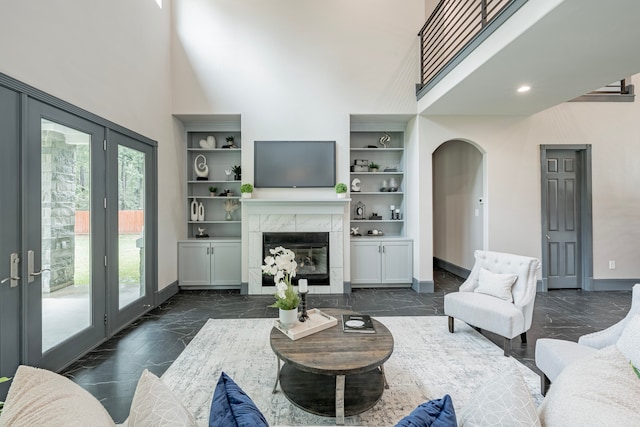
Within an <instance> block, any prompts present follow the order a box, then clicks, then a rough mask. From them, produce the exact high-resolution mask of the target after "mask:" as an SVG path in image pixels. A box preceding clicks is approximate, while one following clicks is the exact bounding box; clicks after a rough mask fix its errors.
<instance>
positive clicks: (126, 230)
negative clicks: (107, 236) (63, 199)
mask: <svg viewBox="0 0 640 427" xmlns="http://www.w3.org/2000/svg"><path fill="white" fill-rule="evenodd" d="M143 226H144V211H142V210H138V211H118V234H140V233H142V227H143ZM74 230H75V233H76V234H88V233H89V211H76V224H75V229H74Z"/></svg>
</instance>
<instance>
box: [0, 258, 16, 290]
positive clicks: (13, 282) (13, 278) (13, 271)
mask: <svg viewBox="0 0 640 427" xmlns="http://www.w3.org/2000/svg"><path fill="white" fill-rule="evenodd" d="M10 260H11V267H10V274H11V275H10V276H9V277H6V278H4V279H2V280H0V283H5V282H8V281H9V280H11V287H12V288H15V287H16V286H18V280H20V276H18V265H19V264H20V258H19V257H18V254H17V253H15V252H14V253H12V254H11V258H10Z"/></svg>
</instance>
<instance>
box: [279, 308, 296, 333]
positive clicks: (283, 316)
mask: <svg viewBox="0 0 640 427" xmlns="http://www.w3.org/2000/svg"><path fill="white" fill-rule="evenodd" d="M278 320H279V321H280V323H281V324H282V325H283V326H285V327H289V328H290V327H291V326H293V325H295V323H296V322H297V321H298V309H297V308H292V309H291V310H283V309H281V308H279V309H278Z"/></svg>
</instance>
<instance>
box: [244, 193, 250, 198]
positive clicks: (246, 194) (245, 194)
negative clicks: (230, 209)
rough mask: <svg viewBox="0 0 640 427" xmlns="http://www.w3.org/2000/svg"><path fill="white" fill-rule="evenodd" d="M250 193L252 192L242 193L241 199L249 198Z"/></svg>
mask: <svg viewBox="0 0 640 427" xmlns="http://www.w3.org/2000/svg"><path fill="white" fill-rule="evenodd" d="M251 194H252V193H242V198H243V199H250V198H251Z"/></svg>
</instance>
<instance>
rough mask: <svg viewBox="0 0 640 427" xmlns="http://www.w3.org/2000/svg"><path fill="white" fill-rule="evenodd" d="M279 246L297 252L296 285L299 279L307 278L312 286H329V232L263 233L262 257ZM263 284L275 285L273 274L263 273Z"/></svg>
mask: <svg viewBox="0 0 640 427" xmlns="http://www.w3.org/2000/svg"><path fill="white" fill-rule="evenodd" d="M278 246H282V247H283V248H285V249H290V250H291V251H293V253H295V254H296V258H295V260H296V263H297V264H298V267H297V271H296V277H295V278H294V280H293V284H294V285H297V283H298V279H307V281H308V282H309V285H310V286H329V284H330V283H329V233H263V234H262V259H264V258H265V257H267V256H269V255H271V253H270V252H269V249H275V248H276V247H278ZM262 285H263V286H275V283H274V282H273V276H269V275H268V274H263V275H262Z"/></svg>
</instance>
